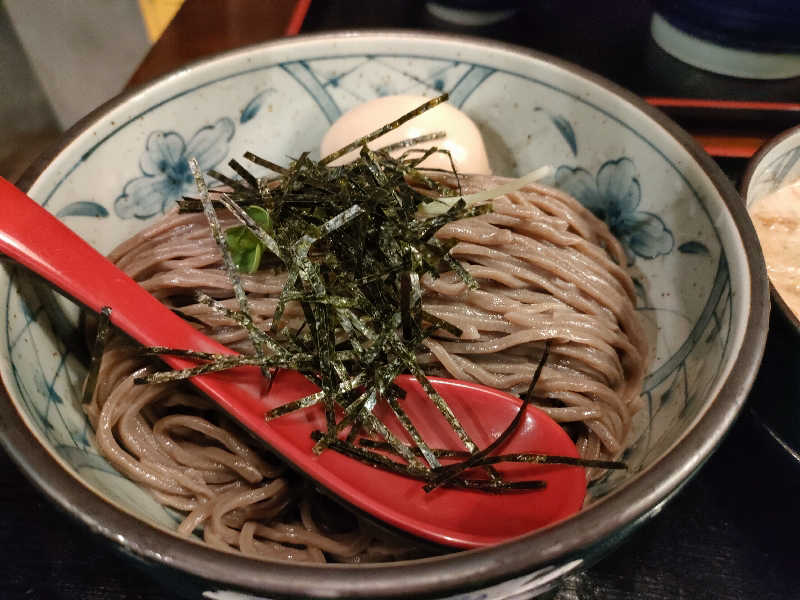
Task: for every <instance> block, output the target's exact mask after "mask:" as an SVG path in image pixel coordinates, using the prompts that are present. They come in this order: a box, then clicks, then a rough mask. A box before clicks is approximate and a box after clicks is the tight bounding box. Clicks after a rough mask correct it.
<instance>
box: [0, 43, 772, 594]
mask: <svg viewBox="0 0 800 600" xmlns="http://www.w3.org/2000/svg"><path fill="white" fill-rule="evenodd" d="M353 37H355V38H362V39H363V38H369V37H378V38H380V39H384V40H385V39H386V38H395V39H405V40H409V39H413V40H418V41H420V42H424V41H437V40H439V41H446V42H452V43H457V44H468V45H471V46H477V47H483V48H487V49H492V50H498V51H503V52H510V53H512V54H515V55H517V56H521V57H527V58H531V59H534V60H538V61H543V62H546V63H549V64H551V65H553V66H555V67H557V68H559V69H562V70H564V71H567V72H570V73H572V74H573V75H577V76H578V77H581V78H583V79H586V80H588V81H590V82H591V83H594V84H597V85H599V86H600V87H602V88H605V89H606V90H607V91H609V92H611V93H612V94H614V95H616V96H617V97H619V98H620V99H621V100H622V101H624V102H626V103H627V104H628V105H631V106H632V108H634V109H635V110H638V111H639V112H641V113H644V115H645V116H647V117H649V118H650V119H652V120H653V121H655V122H656V123H657V124H658V125H660V126H661V127H663V128H664V129H665V130H666V131H667V132H668V133H669V134H670V135H671V136H672V137H673V138H674V139H675V140H676V141H678V142H679V143H680V145H681V146H683V148H684V149H685V150H686V151H687V152H688V153H689V155H690V156H691V158H692V159H693V160H694V161H695V162H696V163H697V164H698V166H699V167H700V169H701V170H702V171H703V172H704V173H705V175H706V176H707V177H709V179H710V180H711V182H712V183H713V185H714V187H715V188H716V189H717V191H718V192H719V193H720V195H721V197H722V199H723V201H724V203H725V204H726V206H727V208H728V211H729V213H730V215H731V218H732V220H733V222H734V223H735V225H736V228H737V233H738V234H739V237H740V239H741V242H742V246H743V250H744V254H745V257H746V260H747V262H746V265H745V266H746V267H747V269H746V270H747V273H748V275H749V278H750V279H749V281H750V288H751V290H750V291H751V310H750V313H749V315H748V320H747V323H746V328H745V332H744V336H743V343H742V348H741V351H740V353H739V355H738V356H737V357H736V358H735V360H734V364H733V368H732V369H731V372H730V374H729V376H728V378H727V379H726V381H725V382H724V383H723V385H722V387H721V389H720V392H719V394H718V396H717V398H716V399H715V400H714V401H713V402H711V403H710V405H709V406H708V407H707V408H706V409H705V411H704V412H703V413H702V414H701V415H700V416H699V417H698V418H697V420H696V422H695V425H694V427H693V428H692V429H690V430H689V431H687V432H685V433H684V434H683V435H682V436H681V437H680V438H679V440H678V441H676V443H675V444H674V445H673V446H672V448H671V449H670V450H668V451H667V452H666V453H664V455H663V456H662V457H661V458H659V459H658V460H657V461H656V462H655V463H653V464H652V465H651V466H650V467H649V468H648V469H646V470H645V471H644V472H642V473H641V474H639V475H638V476H637V477H636V478H634V479H633V480H631V481H630V482H627V483H626V484H625V485H624V486H623V487H622V489H619V490H616V491H615V492H614V493H612V494H611V495H610V496H609V497H607V498H605V499H603V500H601V501H600V502H598V503H597V504H595V505H593V506H591V507H589V508H587V509H586V510H585V511H583V512H582V513H580V514H578V515H576V516H575V517H572V518H570V519H568V520H566V521H564V522H562V523H559V524H556V525H554V526H551V527H549V528H546V529H544V530H540V531H537V532H534V533H532V534H530V535H527V536H524V537H522V538H520V539H518V540H514V541H511V542H508V543H506V544H502V545H499V546H495V547H491V548H487V549H482V550H473V551H467V552H461V553H456V554H451V555H447V556H440V557H434V558H427V559H420V560H414V561H403V562H396V563H391V564H386V565H365V566H357V567H353V566H348V565H324V566H309V565H296V564H290V563H268V564H269V567H268V568H265V563H264V562H263V561H260V560H256V559H251V558H246V557H243V556H238V555H233V554H227V553H223V552H219V551H216V550H213V549H211V548H209V547H207V546H204V545H203V544H201V543H198V542H195V541H192V540H187V539H182V538H178V537H177V536H176V535H174V534H173V533H170V532H167V531H166V530H163V529H160V528H158V527H156V526H154V525H151V524H149V523H147V522H146V521H143V520H140V519H139V518H136V517H134V516H132V515H131V514H129V513H127V512H123V511H121V510H120V509H118V508H117V507H115V506H114V505H112V504H111V503H109V502H108V501H107V500H105V499H104V498H102V497H101V496H99V495H98V494H96V493H95V492H93V491H91V490H90V489H89V488H88V487H87V486H86V485H85V484H84V483H83V482H82V481H81V480H79V479H77V478H76V477H74V476H73V475H72V474H71V473H69V472H67V471H65V470H64V469H63V468H62V467H61V466H60V464H58V462H57V461H56V460H55V459H54V457H53V456H52V455H51V454H50V453H49V450H47V449H46V448H45V447H44V446H42V445H41V444H40V443H39V442H38V440H37V439H36V438H35V437H34V435H33V434H32V433H31V432H30V431H29V430H28V429H27V428H26V427H25V425H24V421H23V420H22V417H21V416H20V415H19V413H18V412H17V408H16V405H15V404H14V403H13V402H11V401H10V399H9V400H8V401H7V402H2V403H0V441H2V443H3V445H4V446H5V448H6V451H7V452H8V453H9V454H10V455H11V457H12V458H13V459H14V460H15V462H16V463H17V464H18V465H19V466H20V468H21V469H22V470H23V472H25V473H26V475H27V476H28V477H29V478H30V479H31V480H32V481H33V482H34V483H35V484H36V485H37V486H38V487H39V488H40V489H41V490H42V491H43V492H44V493H45V494H46V495H47V496H49V497H50V498H51V499H52V500H53V501H55V502H56V504H58V505H59V506H60V507H61V508H62V509H64V510H65V511H66V512H67V513H68V514H69V515H71V516H72V517H74V518H76V519H78V520H79V521H81V522H83V523H85V524H86V525H87V526H88V527H89V529H90V530H91V531H93V532H95V533H97V534H99V535H101V536H102V537H104V538H107V539H108V540H110V541H111V542H113V543H114V544H115V545H116V546H117V547H118V549H120V550H122V551H123V552H124V553H126V554H128V555H130V556H133V557H136V558H137V559H139V560H140V561H144V562H145V563H152V564H155V565H160V566H167V567H169V568H172V569H177V570H179V571H183V572H184V573H186V574H188V575H191V576H194V577H196V578H199V579H202V580H205V581H206V582H209V586H210V587H215V586H216V587H219V586H225V587H230V588H234V589H241V590H247V591H250V592H256V593H267V594H283V595H290V596H298V597H307V596H308V595H309V594H311V593H313V590H317V591H320V590H324V592H323V593H324V594H325V595H328V596H350V597H363V598H367V597H371V598H374V597H379V596H385V597H419V595H420V594H425V595H429V594H437V595H439V594H446V593H454V592H457V591H459V590H467V589H475V588H477V587H480V586H484V585H489V584H492V583H497V582H501V581H504V580H508V579H510V578H513V577H517V576H520V575H524V574H526V573H531V572H532V571H534V570H535V569H540V568H543V567H547V566H549V565H554V564H558V563H563V562H565V561H568V560H574V559H576V558H577V559H580V558H585V559H586V560H585V562H583V565H584V566H585V565H586V564H587V563H588V562H589V560H596V559H597V558H599V556H600V555H601V554H602V553H603V552H605V551H607V550H608V549H609V548H610V547H611V546H613V545H615V544H616V543H618V542H619V540H620V539H621V537H622V534H621V532H623V531H624V532H626V533H627V532H628V531H630V530H631V529H632V528H633V527H634V526H635V525H637V524H639V523H641V522H642V521H643V520H644V519H646V518H647V517H648V516H650V515H652V514H654V513H655V512H657V511H658V508H659V507H660V506H661V505H662V504H663V502H665V501H666V500H667V499H668V498H669V497H671V496H672V495H674V494H675V493H676V492H677V491H678V490H679V489H680V487H681V486H682V485H683V484H685V483H686V481H688V479H689V478H691V476H692V475H694V473H696V471H697V470H698V469H699V468H700V466H702V464H703V463H704V462H705V460H707V459H708V457H709V456H710V454H711V453H712V452H713V450H714V449H715V448H716V447H717V445H718V444H719V443H720V441H721V440H722V438H723V436H724V434H725V433H726V432H727V430H728V428H729V427H730V425H731V424H732V423H733V421H734V419H735V418H736V416H737V415H738V412H739V410H740V409H741V407H742V405H743V403H744V401H745V398H746V395H747V391H748V390H749V389H750V386H751V385H752V383H753V380H754V378H755V375H756V372H757V370H758V365H759V363H760V360H761V357H762V354H763V349H764V344H765V341H766V331H767V323H768V314H769V291H768V285H767V277H766V271H765V268H764V264H763V260H762V258H761V254H760V247H759V246H758V243H757V239H756V237H755V231H754V230H753V228H752V225H751V223H750V221H749V217H748V215H747V211H746V209H745V207H744V205H743V203H742V202H741V201H740V199H739V197H738V196H737V194H736V191H735V189H734V188H733V185H732V184H731V182H730V181H729V180H728V179H727V178H726V177H725V175H724V174H723V173H722V171H721V170H720V168H719V167H718V166H717V165H716V163H714V162H713V160H712V159H711V158H710V157H709V156H708V155H707V154H706V153H705V152H704V151H703V150H702V149H701V148H700V147H699V146H698V145H697V143H696V142H695V141H694V140H693V139H692V138H691V136H689V135H688V134H687V133H686V132H685V131H683V130H682V129H681V128H680V127H678V126H677V125H676V124H675V123H673V122H672V121H671V120H670V119H668V118H667V117H666V116H665V115H664V114H663V113H661V112H660V111H659V110H658V109H655V108H653V107H651V106H649V105H647V104H646V103H645V102H644V101H643V100H641V99H640V98H639V97H637V96H635V95H634V94H632V93H631V92H628V91H627V90H624V89H622V88H620V87H619V86H617V85H616V84H614V83H611V82H609V81H607V80H605V79H604V78H602V77H599V76H597V75H595V74H594V73H591V72H589V71H586V70H584V69H582V68H581V67H577V66H575V65H572V64H570V63H568V62H565V61H562V60H560V59H557V58H554V57H551V56H548V55H546V54H543V53H540V52H536V51H532V50H529V49H528V48H524V47H519V46H514V45H511V44H506V43H503V42H495V41H487V40H482V39H477V38H472V37H469V36H461V35H450V34H447V35H442V34H431V33H425V32H417V31H412V30H362V31H354V32H331V33H324V34H313V35H300V36H297V37H295V38H290V39H284V40H278V41H273V42H267V43H264V44H257V45H253V46H249V47H245V48H240V49H237V50H233V51H230V52H226V53H223V54H220V55H216V56H214V57H211V58H207V59H204V60H201V61H198V62H195V63H193V64H191V65H188V66H186V67H184V68H182V69H180V70H179V71H177V72H175V73H171V74H168V75H165V76H163V77H161V78H159V79H157V80H155V81H153V82H151V83H149V84H146V85H145V86H142V87H140V88H137V89H135V90H132V91H130V92H127V93H125V94H122V95H120V96H118V97H117V98H114V99H112V100H111V101H109V102H108V103H106V104H104V105H103V106H101V107H99V108H98V109H96V110H95V111H93V112H92V113H90V114H89V115H87V116H86V117H85V118H84V119H82V120H81V121H80V122H79V123H77V124H76V125H75V126H73V127H72V128H71V129H70V130H69V131H68V132H67V133H66V134H65V135H64V136H63V138H62V140H61V142H60V143H59V144H58V145H57V146H56V147H55V148H53V149H52V150H50V151H48V152H46V153H45V154H44V155H43V156H42V157H40V159H38V160H37V161H36V162H35V163H34V164H33V165H32V166H31V167H30V168H29V169H28V170H27V171H26V172H25V174H24V175H23V177H22V178H21V180H20V182H19V186H20V187H21V188H22V189H23V190H25V191H27V190H28V189H29V188H30V187H31V186H32V185H33V184H34V183H35V181H36V179H37V178H38V176H39V175H40V174H41V173H42V172H43V171H44V170H45V169H46V168H47V166H48V165H49V164H50V163H51V162H52V161H53V160H55V159H56V158H57V157H58V156H59V154H61V153H62V152H63V151H64V150H65V149H66V148H67V147H68V146H69V145H70V143H72V141H74V140H75V139H76V138H77V137H79V136H80V135H81V134H82V133H83V132H84V131H85V130H86V129H88V128H89V127H90V126H91V125H92V124H94V123H95V122H96V121H98V120H99V119H101V118H102V117H103V116H104V115H106V114H107V113H109V112H110V111H112V110H113V109H115V108H117V107H118V106H120V105H121V104H124V103H125V102H127V101H129V100H131V99H134V98H136V97H137V96H139V95H140V94H144V93H145V92H146V90H148V89H149V88H151V87H156V86H159V85H161V84H162V83H164V82H165V81H166V80H167V79H171V78H175V77H180V76H181V75H182V74H184V73H189V72H190V71H194V70H197V69H199V68H203V66H205V65H208V64H211V63H215V62H217V61H221V60H225V59H227V58H231V57H235V56H245V55H247V54H249V53H251V52H253V51H254V50H256V49H258V50H265V49H266V50H268V49H270V48H276V47H283V46H291V45H298V44H303V43H305V41H307V40H308V41H325V40H329V41H331V42H333V41H337V40H342V39H346V38H353ZM4 393H5V396H6V398H8V392H7V390H4ZM565 540H566V541H565ZM581 562H582V561H581V560H577V561H575V563H576V567H577V566H578V565H580V564H581Z"/></svg>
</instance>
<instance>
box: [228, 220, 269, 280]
mask: <svg viewBox="0 0 800 600" xmlns="http://www.w3.org/2000/svg"><path fill="white" fill-rule="evenodd" d="M247 214H248V215H250V217H251V218H252V219H253V220H254V221H255V222H256V223H258V225H259V226H260V227H261V228H262V229H264V231H267V232H270V231H272V219H271V218H270V216H269V212H267V211H266V210H264V209H263V208H261V207H260V206H248V207H247ZM225 238H226V240H227V242H228V247H229V248H230V250H231V257H232V258H233V262H234V263H236V267H237V268H238V269H239V270H240V271H241V272H242V273H255V272H256V271H257V270H258V266H259V265H260V264H261V256H262V254H263V253H264V245H263V244H262V243H261V242H260V241H259V240H258V238H257V237H256V236H255V235H254V234H253V233H252V232H250V230H248V229H247V227H245V226H244V225H240V226H239V227H231V228H230V229H228V230H227V231H226V232H225Z"/></svg>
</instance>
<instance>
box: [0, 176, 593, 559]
mask: <svg viewBox="0 0 800 600" xmlns="http://www.w3.org/2000/svg"><path fill="white" fill-rule="evenodd" d="M0 251H2V252H3V253H5V254H6V255H8V256H9V257H11V258H13V259H14V260H15V261H17V262H18V263H20V264H22V265H24V266H25V267H27V268H28V269H30V270H32V271H34V272H35V273H37V274H38V275H40V276H42V277H43V278H45V279H46V280H47V281H49V282H50V283H52V284H53V285H54V286H55V287H57V288H58V289H60V290H61V291H63V292H65V293H66V294H67V295H68V296H70V297H71V298H73V299H74V300H76V301H77V302H79V303H80V304H82V305H84V306H86V307H88V308H89V309H91V310H93V311H95V312H99V311H100V310H102V309H103V308H104V307H111V309H112V312H111V321H112V323H114V325H115V326H116V327H118V328H119V329H120V330H122V331H123V332H125V333H127V334H128V335H130V336H131V337H133V338H134V339H136V340H137V341H139V342H141V343H142V344H143V345H145V346H162V347H167V348H175V349H191V350H195V351H200V352H209V353H215V354H233V352H232V351H231V350H230V349H228V348H226V347H225V346H222V345H221V344H219V343H218V342H216V341H215V340H212V339H211V338H209V337H207V336H206V335H204V334H202V333H201V332H199V331H198V330H196V329H195V328H194V327H192V326H191V325H190V324H189V323H187V322H186V321H184V320H183V319H181V318H180V317H178V316H177V315H175V314H174V313H173V312H172V311H171V310H170V309H169V308H167V307H166V306H164V305H163V304H161V303H160V302H159V301H158V300H157V299H155V298H154V297H153V296H151V295H150V294H149V293H148V292H147V291H146V290H144V288H142V287H141V286H139V284H137V283H136V282H135V281H134V280H132V279H131V278H129V277H128V276H127V275H126V274H125V273H124V272H122V271H121V270H120V269H119V268H117V267H116V266H115V265H114V264H112V263H111V262H110V261H109V260H107V259H106V258H105V257H103V256H102V255H100V254H99V253H98V252H97V251H96V250H95V249H94V248H92V247H91V246H89V245H88V244H87V243H86V242H85V241H83V240H82V239H81V238H80V237H78V236H77V235H76V234H75V233H73V232H72V231H71V230H70V229H69V228H67V227H66V226H65V225H64V224H63V223H61V222H60V221H59V220H58V219H56V218H55V217H53V216H52V215H51V214H50V213H49V212H47V211H46V210H45V209H43V208H42V207H41V206H39V205H38V204H37V203H36V202H34V201H33V200H32V199H30V198H29V197H28V196H27V195H26V194H24V193H23V192H21V191H20V190H18V189H17V188H16V187H15V186H13V185H12V184H10V183H9V182H7V181H5V180H4V179H2V178H0ZM163 360H164V361H165V362H166V363H167V364H168V365H169V366H170V367H173V368H175V369H183V368H187V367H191V366H196V363H194V362H192V361H190V360H187V359H185V358H180V357H176V356H170V355H165V356H163ZM191 382H192V383H193V384H194V385H195V386H197V387H198V388H199V389H200V390H201V391H203V392H204V393H205V394H207V395H208V396H209V397H210V398H212V399H213V400H214V401H216V403H217V404H218V405H219V406H220V407H221V408H222V409H223V410H224V411H226V412H227V413H229V414H230V415H231V416H232V417H234V418H235V419H236V420H237V421H238V422H239V423H241V424H242V425H243V426H244V427H245V428H247V429H248V430H249V431H250V432H251V433H252V434H253V435H255V436H256V437H258V438H260V439H261V440H263V442H264V443H266V444H267V446H269V448H270V449H272V451H274V452H275V453H276V454H278V455H279V456H281V457H282V458H284V459H285V460H286V461H287V462H289V463H290V464H291V465H292V466H293V467H295V468H296V469H297V470H299V471H301V472H302V473H304V474H305V475H306V476H308V477H310V478H311V479H312V480H313V481H314V482H315V483H316V484H317V485H318V486H319V487H320V488H321V489H323V490H324V491H326V492H327V493H328V494H330V495H332V496H334V497H336V498H337V499H340V500H342V501H344V502H345V503H346V504H347V505H349V506H351V507H354V508H356V509H359V510H361V511H363V512H365V513H367V514H369V515H371V516H372V517H374V518H377V519H378V520H380V521H382V522H384V523H387V524H389V525H391V526H393V527H396V528H398V529H401V530H404V531H406V532H408V533H411V534H413V535H416V536H419V537H422V538H425V539H427V540H430V541H433V542H436V543H439V544H443V545H448V546H454V547H459V548H476V547H481V546H486V545H490V544H496V543H500V542H503V541H506V540H508V539H511V538H514V537H518V536H521V535H524V534H525V533H528V532H530V531H533V530H535V529H538V528H540V527H544V526H546V525H549V524H551V523H554V522H556V521H558V520H561V519H563V518H566V517H568V516H570V515H572V514H574V513H576V512H577V511H578V510H580V508H581V506H582V504H583V499H584V496H585V493H586V476H585V473H584V469H583V468H582V467H578V466H568V465H551V464H549V465H537V464H519V463H517V464H513V465H510V466H503V467H502V468H500V467H498V470H499V471H500V472H501V473H502V474H503V475H506V476H508V477H509V478H513V479H512V480H519V479H527V480H531V479H535V480H541V481H543V482H544V484H545V487H544V488H543V489H539V490H527V491H514V492H513V493H508V494H491V493H486V492H483V491H476V490H461V489H451V488H437V489H435V490H433V491H431V492H427V493H426V492H425V491H424V490H423V486H422V483H421V482H420V481H418V480H415V479H411V478H408V477H405V476H402V475H399V474H396V473H391V472H387V471H384V470H380V469H376V468H375V467H373V466H370V465H367V464H365V463H363V462H361V461H357V460H355V459H353V458H350V457H348V456H345V455H343V454H341V453H339V452H335V451H332V450H328V451H324V452H322V453H321V454H315V453H314V452H313V446H314V440H313V439H312V433H313V432H315V431H320V430H325V416H324V414H323V411H322V409H321V408H320V407H319V406H314V407H310V408H307V409H304V410H301V411H296V412H293V413H290V414H288V415H285V416H282V417H280V418H276V419H273V420H271V421H267V420H266V418H265V415H266V413H267V412H268V411H270V410H271V409H274V408H276V407H278V406H281V405H283V404H285V403H288V402H292V401H295V400H298V399H300V398H303V397H305V396H307V395H309V394H313V393H315V392H317V391H318V388H317V387H316V386H315V385H314V384H313V383H311V382H310V381H309V380H307V379H306V378H305V377H304V376H302V375H301V374H299V373H297V372H294V371H286V370H281V371H279V372H278V373H277V374H276V376H275V377H274V378H273V381H272V383H271V385H269V386H267V385H266V381H265V379H264V377H263V375H262V374H261V372H260V370H259V369H258V368H256V367H237V368H235V369H231V370H228V371H225V372H220V373H214V374H206V375H202V376H197V377H194V378H192V379H191ZM431 382H432V383H433V385H434V387H435V388H436V390H437V391H438V392H439V393H440V394H441V395H442V397H443V398H444V399H445V400H446V402H447V404H448V405H449V406H450V408H451V410H452V411H453V413H454V414H455V415H456V417H457V418H458V419H459V421H460V422H461V423H462V425H463V426H464V428H465V430H466V431H467V433H469V435H470V436H471V437H472V439H473V440H474V441H475V443H476V444H477V446H478V447H479V448H484V447H486V446H488V445H489V444H491V443H492V442H493V441H494V440H495V439H497V437H498V436H500V434H502V433H503V431H504V430H505V429H506V428H507V427H508V425H509V423H511V422H512V420H513V419H514V417H515V416H516V415H517V413H518V412H519V410H520V405H521V401H520V399H519V398H516V397H514V396H512V395H510V394H507V393H504V392H501V391H499V390H495V389H492V388H489V387H486V386H482V385H478V384H473V383H468V382H464V381H457V380H451V379H444V378H431ZM397 383H398V385H400V386H401V387H402V388H403V389H404V390H405V391H406V398H405V399H404V400H403V408H404V410H405V411H406V413H407V414H408V416H409V417H410V418H411V420H412V421H413V422H414V423H415V424H416V425H417V428H418V429H419V431H420V434H421V435H422V437H423V439H425V440H426V442H427V443H428V445H429V446H430V447H432V448H443V449H447V450H464V447H463V445H462V444H461V442H460V441H459V440H458V438H457V436H456V434H455V432H454V431H453V430H452V428H451V427H450V426H449V425H448V424H447V422H446V420H445V419H444V417H443V416H442V415H441V413H439V411H438V410H437V409H436V408H435V406H434V405H433V403H432V402H431V401H430V400H429V398H428V396H427V394H426V393H425V392H424V391H423V389H422V386H421V385H420V384H419V383H418V382H417V381H416V379H414V378H413V377H410V376H401V377H399V378H398V379H397ZM379 411H382V412H383V413H385V414H379V415H378V416H379V417H380V418H381V419H382V420H383V421H384V422H385V423H386V424H387V426H388V427H389V429H390V430H392V432H393V433H395V434H396V435H398V436H401V437H404V433H403V428H402V426H401V425H400V423H399V422H398V421H397V420H396V418H395V417H394V415H393V414H391V411H389V410H387V409H386V408H385V407H381V406H380V405H379V406H378V408H377V409H376V413H377V412H379ZM501 450H502V452H503V453H511V454H514V453H531V452H536V453H540V454H548V455H558V456H568V457H572V458H577V456H578V453H577V449H576V447H575V445H574V444H573V442H572V441H571V440H570V438H569V436H568V435H567V434H566V433H565V432H564V430H563V429H562V428H561V427H560V426H558V424H556V423H555V421H553V420H552V419H551V418H550V417H549V416H548V415H546V414H545V413H544V412H542V411H541V410H538V409H536V408H534V407H528V408H527V409H526V411H525V414H524V416H523V417H522V419H521V420H520V423H519V425H518V427H517V428H516V429H515V431H514V433H513V435H512V436H511V437H510V439H509V440H508V441H506V442H505V443H504V444H502V446H501Z"/></svg>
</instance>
